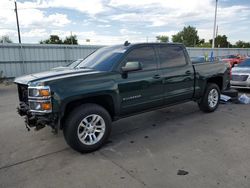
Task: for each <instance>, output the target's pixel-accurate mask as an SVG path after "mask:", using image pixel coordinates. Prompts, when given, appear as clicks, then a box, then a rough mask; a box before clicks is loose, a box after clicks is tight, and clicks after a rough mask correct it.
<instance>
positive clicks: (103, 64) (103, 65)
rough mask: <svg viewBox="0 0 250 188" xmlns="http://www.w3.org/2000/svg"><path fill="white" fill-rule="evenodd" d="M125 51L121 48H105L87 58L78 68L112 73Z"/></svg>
mask: <svg viewBox="0 0 250 188" xmlns="http://www.w3.org/2000/svg"><path fill="white" fill-rule="evenodd" d="M124 52H125V50H124V49H122V48H119V47H117V46H116V47H114V46H112V47H103V48H100V49H98V50H96V51H95V52H94V53H92V54H90V55H89V56H88V57H86V58H85V59H84V60H83V61H82V62H81V63H80V64H79V65H77V67H76V68H90V69H96V70H100V71H110V70H111V69H112V67H113V65H114V63H115V62H116V61H118V60H119V59H120V57H121V56H122V54H123V53H124Z"/></svg>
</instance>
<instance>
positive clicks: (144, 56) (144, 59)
mask: <svg viewBox="0 0 250 188" xmlns="http://www.w3.org/2000/svg"><path fill="white" fill-rule="evenodd" d="M130 61H138V62H140V63H141V64H142V68H143V70H150V69H156V68H157V61H156V58H155V52H154V50H153V48H151V47H141V48H137V49H134V50H132V51H131V52H129V54H128V55H127V57H126V62H130Z"/></svg>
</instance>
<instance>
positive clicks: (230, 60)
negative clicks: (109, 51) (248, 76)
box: [222, 55, 243, 67]
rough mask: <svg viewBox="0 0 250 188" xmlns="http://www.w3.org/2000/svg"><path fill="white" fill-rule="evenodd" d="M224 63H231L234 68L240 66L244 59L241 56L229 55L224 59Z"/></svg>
mask: <svg viewBox="0 0 250 188" xmlns="http://www.w3.org/2000/svg"><path fill="white" fill-rule="evenodd" d="M222 61H223V62H227V63H230V65H231V67H234V66H235V64H239V63H241V62H242V61H243V58H242V57H241V56H239V55H228V56H225V57H223V58H222Z"/></svg>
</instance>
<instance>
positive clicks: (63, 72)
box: [14, 68, 100, 85]
mask: <svg viewBox="0 0 250 188" xmlns="http://www.w3.org/2000/svg"><path fill="white" fill-rule="evenodd" d="M97 72H100V71H96V70H93V69H72V68H67V69H53V70H50V71H45V72H39V73H34V74H29V75H24V76H21V77H17V78H16V79H15V80H14V82H15V83H19V84H25V85H27V84H29V83H31V82H39V81H40V82H42V81H43V80H46V81H48V80H54V79H57V78H63V77H65V78H66V77H69V76H74V75H84V74H93V73H97Z"/></svg>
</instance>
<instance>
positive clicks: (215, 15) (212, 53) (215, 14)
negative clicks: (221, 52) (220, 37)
mask: <svg viewBox="0 0 250 188" xmlns="http://www.w3.org/2000/svg"><path fill="white" fill-rule="evenodd" d="M215 1H216V3H215V13H214V29H213V42H212V52H211V57H212V60H213V55H214V44H215V32H216V31H215V30H216V18H217V5H218V0H215Z"/></svg>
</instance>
